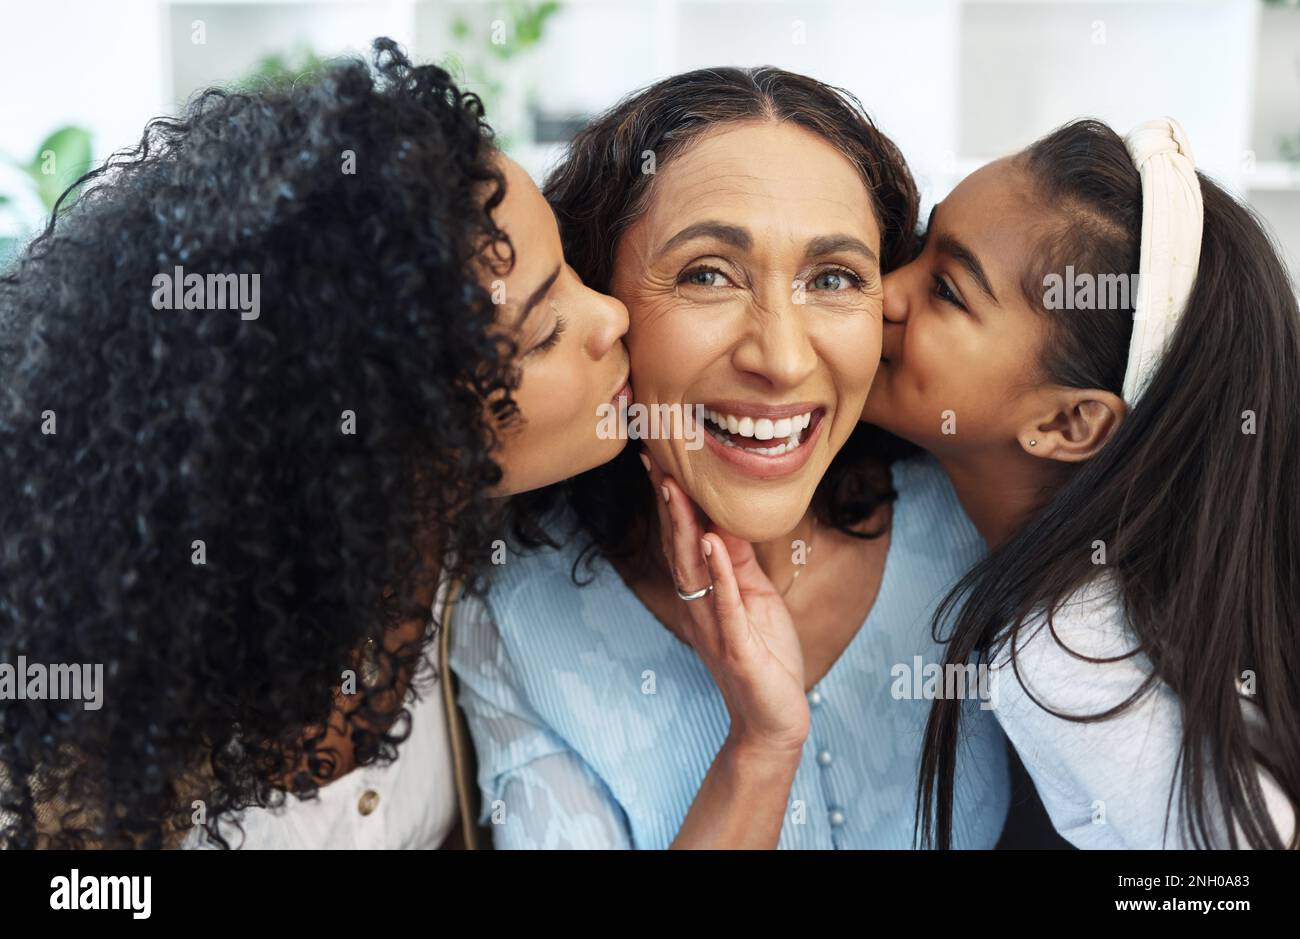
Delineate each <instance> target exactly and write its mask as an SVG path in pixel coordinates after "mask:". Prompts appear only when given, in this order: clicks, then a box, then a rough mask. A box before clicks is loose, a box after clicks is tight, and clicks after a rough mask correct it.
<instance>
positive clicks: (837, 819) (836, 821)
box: [831, 809, 844, 828]
mask: <svg viewBox="0 0 1300 939" xmlns="http://www.w3.org/2000/svg"><path fill="white" fill-rule="evenodd" d="M843 824H844V813H843V812H841V811H840V810H839V809H832V810H831V827H832V828H839V827H840V826H841V825H843Z"/></svg>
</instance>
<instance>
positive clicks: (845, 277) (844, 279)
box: [813, 271, 862, 291]
mask: <svg viewBox="0 0 1300 939" xmlns="http://www.w3.org/2000/svg"><path fill="white" fill-rule="evenodd" d="M861 286H862V279H861V278H860V277H858V276H857V275H856V274H853V273H851V272H849V271H822V272H821V273H820V274H818V275H817V276H816V277H814V278H813V289H814V290H832V291H835V290H848V289H849V288H850V287H861Z"/></svg>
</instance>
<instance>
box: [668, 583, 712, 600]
mask: <svg viewBox="0 0 1300 939" xmlns="http://www.w3.org/2000/svg"><path fill="white" fill-rule="evenodd" d="M673 589H674V590H676V591H677V596H679V597H680V598H681V599H683V600H699V599H700V598H701V597H707V596H708V595H709V594H710V593H712V592H713V584H709V585H708V586H707V587H701V588H700V589H699V590H696V591H695V592H694V593H682V592H681V590H680V589H678V587H677V585H676V584H673Z"/></svg>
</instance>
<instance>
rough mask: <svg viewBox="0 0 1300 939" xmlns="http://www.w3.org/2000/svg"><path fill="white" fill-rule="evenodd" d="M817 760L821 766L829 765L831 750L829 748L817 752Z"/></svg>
mask: <svg viewBox="0 0 1300 939" xmlns="http://www.w3.org/2000/svg"><path fill="white" fill-rule="evenodd" d="M817 762H818V763H820V764H821V765H822V766H830V765H831V751H830V750H822V751H821V752H820V753H818V754H817Z"/></svg>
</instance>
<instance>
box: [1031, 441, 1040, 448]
mask: <svg viewBox="0 0 1300 939" xmlns="http://www.w3.org/2000/svg"><path fill="white" fill-rule="evenodd" d="M1029 445H1030V446H1031V447H1036V446H1038V441H1037V440H1031V441H1029Z"/></svg>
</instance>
